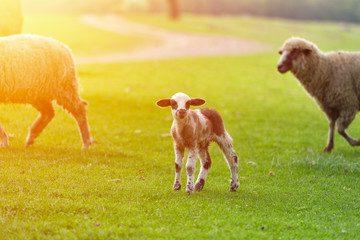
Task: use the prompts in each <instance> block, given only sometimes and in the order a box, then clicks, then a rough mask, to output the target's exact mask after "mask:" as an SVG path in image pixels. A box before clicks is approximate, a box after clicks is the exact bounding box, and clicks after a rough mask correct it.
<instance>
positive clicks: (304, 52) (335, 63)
mask: <svg viewBox="0 0 360 240" xmlns="http://www.w3.org/2000/svg"><path fill="white" fill-rule="evenodd" d="M279 53H280V54H281V58H280V60H279V63H278V70H279V72H281V73H285V72H287V71H289V70H290V71H291V72H292V73H293V74H294V76H295V77H296V78H297V79H298V81H299V82H300V84H301V85H302V86H303V87H304V88H305V90H306V91H307V92H308V93H309V94H310V95H311V96H312V97H313V98H314V99H315V101H316V102H317V103H318V105H319V106H320V108H321V109H322V110H323V112H324V113H325V114H326V116H327V118H328V120H329V135H328V141H327V145H326V147H325V148H324V151H325V152H330V151H331V150H332V148H333V147H334V128H335V124H336V127H337V131H338V132H339V133H340V135H341V136H343V137H344V138H345V139H346V141H347V142H348V143H349V144H350V145H351V146H359V145H360V141H359V140H355V139H353V138H352V137H351V136H349V135H348V134H347V133H346V131H345V130H346V129H347V127H348V126H349V125H350V123H351V122H352V121H353V120H354V118H355V115H356V113H357V112H358V110H359V109H360V52H343V51H339V52H329V53H323V52H322V51H320V50H319V49H318V48H317V46H316V45H315V44H313V43H311V42H309V41H306V40H305V39H302V38H296V37H293V38H290V39H289V40H287V41H286V42H285V43H284V45H283V46H282V48H281V50H280V52H279Z"/></svg>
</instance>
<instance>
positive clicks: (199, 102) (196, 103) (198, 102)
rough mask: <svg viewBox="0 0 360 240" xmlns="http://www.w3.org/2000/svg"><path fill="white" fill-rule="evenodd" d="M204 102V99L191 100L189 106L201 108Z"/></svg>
mask: <svg viewBox="0 0 360 240" xmlns="http://www.w3.org/2000/svg"><path fill="white" fill-rule="evenodd" d="M205 102H206V101H205V100H204V99H201V98H192V99H191V100H190V105H191V106H201V105H203V104H204V103H205Z"/></svg>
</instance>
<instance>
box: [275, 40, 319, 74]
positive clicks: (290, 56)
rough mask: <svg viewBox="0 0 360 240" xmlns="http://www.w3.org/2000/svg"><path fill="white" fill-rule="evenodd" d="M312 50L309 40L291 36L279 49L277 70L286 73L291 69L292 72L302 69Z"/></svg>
mask: <svg viewBox="0 0 360 240" xmlns="http://www.w3.org/2000/svg"><path fill="white" fill-rule="evenodd" d="M312 51H313V46H312V44H311V43H310V42H308V41H306V40H304V39H300V38H291V39H290V40H288V41H286V42H285V43H284V46H283V47H282V48H281V49H280V51H279V54H280V55H281V57H280V60H279V62H278V65H277V68H278V71H279V72H280V73H286V72H287V71H289V70H291V71H292V72H293V73H294V72H298V71H299V70H302V69H304V68H305V66H306V62H307V58H309V57H310V55H311V53H312Z"/></svg>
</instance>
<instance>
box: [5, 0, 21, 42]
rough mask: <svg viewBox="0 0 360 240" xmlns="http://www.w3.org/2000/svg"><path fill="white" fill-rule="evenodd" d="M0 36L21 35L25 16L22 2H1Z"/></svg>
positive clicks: (7, 0) (16, 0)
mask: <svg viewBox="0 0 360 240" xmlns="http://www.w3.org/2000/svg"><path fill="white" fill-rule="evenodd" d="M0 19H1V21H0V36H9V35H13V34H19V33H21V30H22V25H23V16H22V12H21V4H20V0H0Z"/></svg>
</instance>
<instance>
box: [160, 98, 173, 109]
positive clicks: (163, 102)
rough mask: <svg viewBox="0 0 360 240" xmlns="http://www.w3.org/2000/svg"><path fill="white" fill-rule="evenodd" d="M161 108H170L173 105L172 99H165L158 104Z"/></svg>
mask: <svg viewBox="0 0 360 240" xmlns="http://www.w3.org/2000/svg"><path fill="white" fill-rule="evenodd" d="M156 105H158V106H159V107H168V106H170V105H171V103H170V98H164V99H161V100H159V101H157V102H156Z"/></svg>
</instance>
